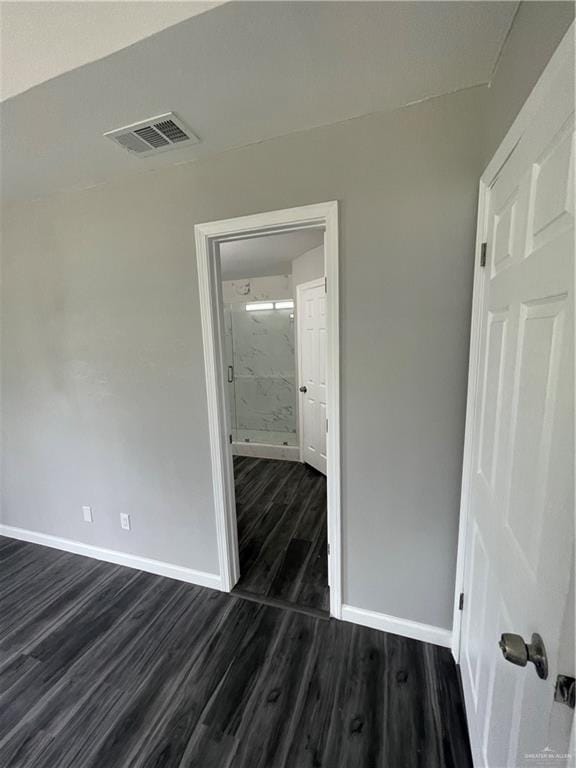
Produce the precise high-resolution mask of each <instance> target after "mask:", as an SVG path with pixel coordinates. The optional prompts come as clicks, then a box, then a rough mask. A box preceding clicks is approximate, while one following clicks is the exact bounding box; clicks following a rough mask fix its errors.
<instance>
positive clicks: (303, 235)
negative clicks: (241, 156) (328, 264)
mask: <svg viewBox="0 0 576 768" xmlns="http://www.w3.org/2000/svg"><path fill="white" fill-rule="evenodd" d="M303 249H304V250H303ZM220 260H221V275H222V298H223V307H224V328H225V331H224V335H225V356H226V360H225V366H226V375H227V385H228V387H227V390H228V415H229V419H230V425H231V433H232V453H233V455H236V456H255V457H259V458H267V459H283V460H287V461H300V447H299V439H298V397H297V394H298V382H297V368H298V359H297V358H298V354H297V338H296V323H295V317H296V287H297V286H298V285H299V284H301V283H305V282H308V281H311V280H314V279H316V278H320V277H322V276H323V275H324V248H323V232H322V231H320V230H304V231H301V232H294V233H288V234H282V235H270V236H268V237H262V238H257V239H252V240H244V241H235V242H231V243H224V244H222V245H221V248H220Z"/></svg>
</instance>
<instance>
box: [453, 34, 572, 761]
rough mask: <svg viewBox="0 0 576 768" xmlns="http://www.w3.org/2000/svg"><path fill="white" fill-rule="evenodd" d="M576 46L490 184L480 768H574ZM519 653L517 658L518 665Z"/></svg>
mask: <svg viewBox="0 0 576 768" xmlns="http://www.w3.org/2000/svg"><path fill="white" fill-rule="evenodd" d="M573 34H574V31H573V29H572V30H570V32H569V33H568V35H567V37H566V38H565V40H564V41H563V43H562V45H561V46H560V48H559V49H558V51H557V52H556V54H555V55H554V57H553V59H552V61H551V62H550V64H549V65H548V67H547V69H546V71H545V72H544V74H543V75H542V77H541V79H540V81H539V83H538V84H537V86H536V88H535V90H534V92H533V93H532V95H531V96H530V98H529V99H528V102H527V104H526V106H525V107H524V109H523V110H522V112H521V113H520V115H519V118H518V120H519V121H520V129H519V128H518V120H517V123H516V124H515V126H513V128H512V129H511V133H510V134H509V136H508V137H507V139H506V140H505V142H504V145H503V147H501V148H500V150H499V151H498V153H497V154H496V156H495V159H494V161H493V162H492V163H491V164H490V165H489V167H488V170H487V172H486V174H485V175H484V177H483V182H484V183H485V185H486V186H485V196H484V198H483V205H484V207H483V211H484V213H483V214H481V215H480V217H479V226H480V228H481V229H480V232H481V239H485V240H486V246H485V247H484V248H483V252H484V254H485V256H484V258H485V267H481V266H480V265H478V267H477V270H478V273H477V277H476V283H475V316H474V321H473V322H474V328H473V340H472V352H471V360H472V361H474V360H476V361H477V363H476V362H472V363H471V376H472V377H474V380H475V382H476V383H475V384H473V385H472V388H471V390H470V392H471V395H470V399H469V403H468V407H469V408H470V409H471V414H472V416H471V421H469V428H468V432H467V446H466V451H467V454H468V462H467V470H465V474H464V488H463V512H464V514H466V518H467V527H466V534H465V559H464V562H465V566H464V567H465V572H464V598H463V600H464V607H463V615H462V635H461V646H460V650H461V655H460V663H461V669H462V682H463V686H464V693H465V700H466V709H467V713H468V719H469V725H470V737H471V742H472V748H473V752H474V758H475V764H476V765H477V766H486V767H487V768H516V767H517V766H529V765H536V764H537V765H542V764H544V763H543V761H544V760H548V761H550V760H551V761H552V762H548V763H547V764H554V765H562V766H564V765H566V764H568V763H567V761H566V753H567V752H568V751H569V739H570V727H569V723H570V720H571V717H572V715H573V710H570V709H569V708H568V707H566V706H565V705H562V704H554V688H555V683H556V677H557V675H558V674H559V673H563V674H573V673H574V671H573V669H571V670H570V669H569V670H566V669H562V668H559V664H558V660H559V655H560V657H562V653H564V654H565V655H566V654H567V656H568V658H570V656H572V658H573V652H572V650H571V649H573V648H574V627H573V626H570V624H571V623H570V622H568V623H566V621H565V610H566V606H567V595H568V590H569V581H570V576H571V573H573V568H574V549H573V547H574V495H573V490H574V217H573V213H574V197H573V184H574V178H573V163H574V53H573ZM504 633H513V634H516V635H520V636H522V638H523V639H524V641H525V642H526V644H529V643H530V642H531V639H532V636H533V633H537V634H539V635H541V637H542V639H543V642H544V646H545V649H546V652H547V658H548V674H547V677H546V679H541V678H540V677H539V676H538V674H537V669H536V666H535V665H534V664H533V663H531V661H530V660H528V663H527V664H526V666H525V667H522V666H517V665H515V664H513V663H511V662H510V661H507V660H506V659H505V658H504V651H503V650H501V649H500V648H499V641H500V638H501V635H503V634H504ZM515 642H516V643H517V642H518V640H517V639H516V641H515V640H514V639H513V638H508V642H507V648H508V655H510V656H513V657H514V656H515V654H517V656H518V658H517V659H516V661H522V660H523V656H524V655H525V654H526V647H525V645H524V644H521V645H518V647H517V648H515ZM566 649H568V651H566ZM572 663H573V662H572ZM568 665H569V666H571V663H570V662H568ZM558 708H561V710H559V709H558ZM558 718H560V719H563V720H564V727H556V726H555V725H554V722H555V721H557V720H558ZM566 724H568V725H566ZM562 755H564V758H562V757H561V756H562ZM538 756H540V759H541V760H542V762H539V757H538Z"/></svg>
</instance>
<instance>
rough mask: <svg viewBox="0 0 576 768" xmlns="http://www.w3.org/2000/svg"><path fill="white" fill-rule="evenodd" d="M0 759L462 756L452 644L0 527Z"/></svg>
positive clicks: (340, 760) (243, 762) (396, 764)
mask: <svg viewBox="0 0 576 768" xmlns="http://www.w3.org/2000/svg"><path fill="white" fill-rule="evenodd" d="M0 765H1V766H2V768H160V767H162V768H384V767H385V768H417V767H418V768H471V761H470V755H469V748H468V741H467V735H466V726H465V722H464V715H463V709H462V701H461V697H460V690H459V686H458V680H457V674H456V668H455V666H454V663H453V661H452V657H451V655H450V652H449V651H448V650H447V649H444V648H436V647H434V646H432V645H426V644H423V643H419V642H417V641H415V640H408V639H404V638H400V637H397V636H395V635H389V634H385V633H381V632H377V631H375V630H371V629H366V628H363V627H358V626H355V625H352V624H347V623H344V622H336V621H333V620H330V621H325V620H321V619H318V618H316V617H313V616H307V615H302V614H300V613H295V612H293V611H291V610H282V609H279V608H270V607H268V606H265V605H260V604H257V603H254V602H249V601H246V600H242V599H240V598H237V597H234V596H231V595H227V594H223V593H220V592H215V591H213V590H209V589H205V588H203V587H195V586H192V585H190V584H184V583H181V582H178V581H173V580H171V579H166V578H163V577H161V576H154V575H152V574H148V573H143V572H141V571H135V570H131V569H128V568H123V567H121V566H116V565H111V564H108V563H102V562H98V561H96V560H90V559H87V558H84V557H80V556H78V555H71V554H67V553H64V552H59V551H57V550H53V549H48V548H46V547H40V546H37V545H35V544H26V543H23V542H18V541H13V540H10V539H6V538H0Z"/></svg>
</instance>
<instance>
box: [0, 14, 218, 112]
mask: <svg viewBox="0 0 576 768" xmlns="http://www.w3.org/2000/svg"><path fill="white" fill-rule="evenodd" d="M221 4H222V0H220V2H200V0H196V1H195V2H187V1H186V0H182V1H181V2H170V0H166V1H165V2H139V1H138V0H135V1H134V2H102V1H98V0H96V1H95V0H88V1H87V2H70V0H68V2H57V0H56V1H55V0H49V1H48V2H34V1H33V0H32V1H31V2H28V0H25V1H24V0H20V2H9V1H8V2H7V1H6V0H2V2H0V21H1V26H0V41H1V43H2V45H1V51H2V53H1V61H2V80H1V82H0V98H2V99H7V98H9V97H11V96H16V94H18V93H22V92H23V91H26V90H28V88H32V87H33V86H34V85H38V83H43V82H45V81H46V80H49V79H50V78H52V77H56V76H57V75H61V74H62V73H63V72H68V71H70V70H71V69H75V68H76V67H80V66H82V65H83V64H87V63H88V62H91V61H96V60H97V59H101V58H102V57H103V56H108V54H110V53H113V52H114V51H119V50H120V49H121V48H125V47H126V46H127V45H132V44H133V43H135V42H137V41H138V40H142V39H143V38H145V37H149V36H150V35H153V34H155V33H156V32H159V31H160V30H162V29H166V27H169V26H171V25H172V24H178V22H180V21H183V20H184V19H189V18H191V17H192V16H196V15H197V14H199V13H204V11H207V10H210V9H211V8H215V7H216V6H217V5H221Z"/></svg>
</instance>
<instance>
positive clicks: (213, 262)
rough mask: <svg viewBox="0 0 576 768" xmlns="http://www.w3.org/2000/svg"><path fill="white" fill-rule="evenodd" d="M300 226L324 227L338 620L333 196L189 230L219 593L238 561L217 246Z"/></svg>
mask: <svg viewBox="0 0 576 768" xmlns="http://www.w3.org/2000/svg"><path fill="white" fill-rule="evenodd" d="M302 229H323V230H324V263H325V273H326V293H327V414H328V421H329V425H330V428H329V431H328V434H327V454H328V456H327V465H328V475H327V496H328V500H327V517H328V550H329V555H328V581H329V584H330V615H331V616H332V617H334V618H336V619H340V618H341V617H342V565H341V564H342V554H341V552H342V532H341V527H342V523H341V506H340V488H341V480H340V329H339V301H338V299H339V289H338V274H339V266H338V263H339V259H338V203H337V201H331V202H327V203H318V204H315V205H307V206H301V207H297V208H288V209H284V210H278V211H268V212H265V213H258V214H255V215H252V216H241V217H239V218H234V219H225V220H222V221H213V222H208V223H205V224H196V226H195V227H194V233H195V241H196V259H197V266H198V285H199V293H200V312H201V319H202V338H203V345H204V362H205V372H206V394H207V404H208V426H209V433H210V452H211V459H212V485H213V493H214V508H215V515H216V536H217V542H218V560H219V566H220V577H221V582H222V590H223V591H225V592H230V591H231V590H232V588H233V587H234V585H235V584H236V582H237V581H238V578H239V576H240V563H239V555H238V534H237V530H236V505H235V497H234V468H233V463H232V455H231V451H230V446H229V435H230V424H228V414H227V409H226V389H225V388H226V383H225V382H226V376H225V369H224V362H225V361H224V328H223V312H222V288H221V281H220V265H219V261H220V260H219V258H218V255H219V246H220V243H223V242H230V241H233V240H246V239H248V238H253V237H263V236H267V235H272V234H280V233H285V232H291V231H297V230H302Z"/></svg>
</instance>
